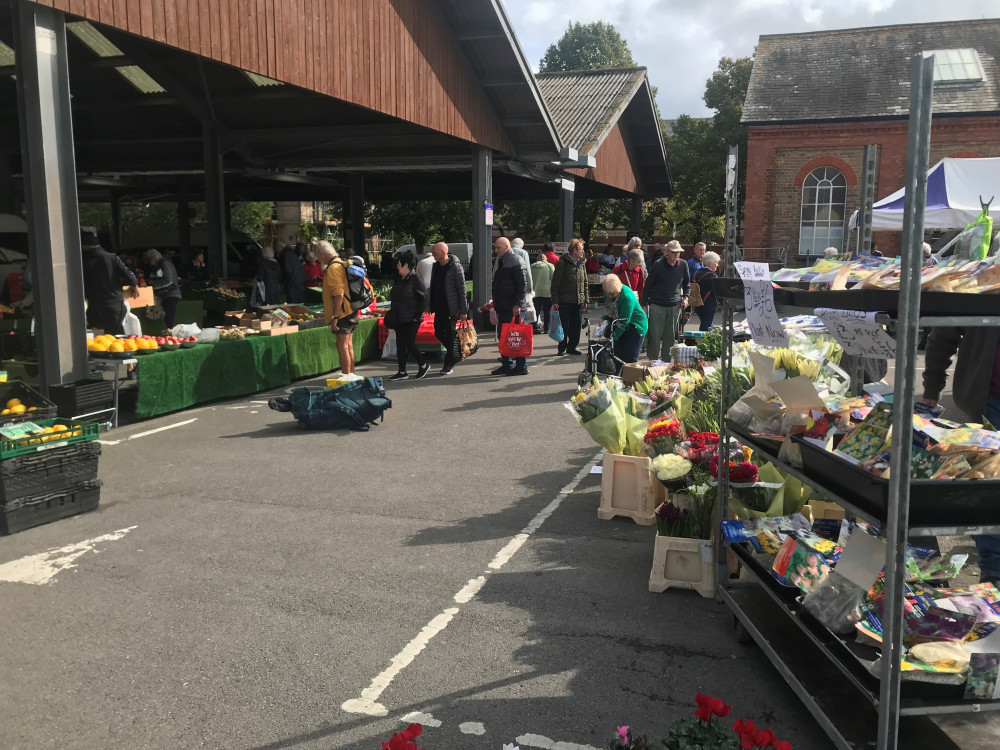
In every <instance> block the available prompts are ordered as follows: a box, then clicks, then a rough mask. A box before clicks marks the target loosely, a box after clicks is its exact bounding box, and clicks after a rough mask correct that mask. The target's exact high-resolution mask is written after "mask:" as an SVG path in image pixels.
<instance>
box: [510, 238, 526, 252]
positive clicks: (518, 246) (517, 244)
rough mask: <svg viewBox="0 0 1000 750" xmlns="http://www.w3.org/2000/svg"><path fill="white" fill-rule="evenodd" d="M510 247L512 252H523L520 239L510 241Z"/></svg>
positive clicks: (522, 242) (522, 241) (522, 244)
mask: <svg viewBox="0 0 1000 750" xmlns="http://www.w3.org/2000/svg"><path fill="white" fill-rule="evenodd" d="M510 246H511V248H512V249H513V250H523V249H524V240H522V239H521V238H520V237H515V238H514V239H512V240H511V241H510Z"/></svg>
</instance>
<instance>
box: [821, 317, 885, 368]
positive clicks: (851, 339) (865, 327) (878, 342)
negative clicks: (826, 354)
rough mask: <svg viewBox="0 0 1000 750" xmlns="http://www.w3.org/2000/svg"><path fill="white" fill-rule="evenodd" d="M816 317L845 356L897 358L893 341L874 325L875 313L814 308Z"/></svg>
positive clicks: (878, 326)
mask: <svg viewBox="0 0 1000 750" xmlns="http://www.w3.org/2000/svg"><path fill="white" fill-rule="evenodd" d="M816 317H817V318H819V319H820V320H822V321H823V324H824V325H825V326H826V329H827V330H828V331H829V332H830V335H831V336H833V337H834V338H835V339H837V343H838V344H840V345H841V346H842V347H844V351H845V352H847V353H848V354H854V355H856V356H859V357H877V358H878V359H894V358H895V357H896V342H895V341H893V339H892V337H891V336H890V335H889V334H888V333H886V331H885V329H884V328H883V327H882V326H881V325H880V324H879V323H876V322H875V313H873V312H864V311H861V310H830V309H829V308H825V307H820V308H817V309H816Z"/></svg>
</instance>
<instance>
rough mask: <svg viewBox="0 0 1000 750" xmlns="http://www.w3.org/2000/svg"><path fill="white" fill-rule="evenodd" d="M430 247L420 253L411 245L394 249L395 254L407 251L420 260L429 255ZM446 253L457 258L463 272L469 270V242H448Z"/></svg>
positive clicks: (470, 250) (470, 263)
mask: <svg viewBox="0 0 1000 750" xmlns="http://www.w3.org/2000/svg"><path fill="white" fill-rule="evenodd" d="M431 247H432V246H431V245H426V246H425V247H424V251H423V252H422V253H421V252H417V246H416V245H412V244H411V245H402V246H401V247H398V248H396V252H397V253H398V252H402V251H403V250H409V251H410V252H411V253H413V254H414V255H415V256H416V258H417V260H420V259H421V258H423V257H424V256H425V255H427V253H429V252H430V251H431ZM448 252H449V253H451V254H452V255H454V256H455V257H456V258H458V260H459V262H460V263H461V264H462V268H463V269H465V271H468V270H469V267H470V266H471V265H472V243H471V242H454V243H452V242H449V243H448Z"/></svg>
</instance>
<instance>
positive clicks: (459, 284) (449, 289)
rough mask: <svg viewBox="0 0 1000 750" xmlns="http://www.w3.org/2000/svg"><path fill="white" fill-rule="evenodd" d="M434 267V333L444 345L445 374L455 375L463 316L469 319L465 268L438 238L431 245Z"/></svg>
mask: <svg viewBox="0 0 1000 750" xmlns="http://www.w3.org/2000/svg"><path fill="white" fill-rule="evenodd" d="M431 255H433V256H434V267H433V269H432V270H431V288H430V296H431V312H432V313H434V335H435V336H437V340H438V341H440V342H441V345H442V346H444V366H443V367H442V368H441V374H442V375H451V371H452V368H454V367H455V363H456V362H457V361H458V357H457V356H456V351H455V343H456V336H457V333H456V331H455V326H456V325H457V324H458V321H459V320H468V319H469V300H468V297H467V296H466V293H465V271H463V270H462V264H461V263H460V262H459V260H458V258H456V257H455V256H453V255H451V254H450V253H449V252H448V245H447V244H445V243H444V242H438V243H437V244H436V245H434V247H432V248H431Z"/></svg>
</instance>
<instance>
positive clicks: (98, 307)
mask: <svg viewBox="0 0 1000 750" xmlns="http://www.w3.org/2000/svg"><path fill="white" fill-rule="evenodd" d="M80 243H81V245H82V247H83V295H84V297H86V299H87V325H88V326H90V327H91V328H100V329H101V330H102V331H104V332H105V333H110V334H123V333H125V329H124V327H123V325H122V324H123V323H124V322H125V316H126V315H127V314H128V306H127V305H126V304H125V296H126V295H127V296H128V297H129V298H130V299H133V298H135V297H138V296H139V282H138V281H137V280H136V278H135V275H134V274H133V273H132V272H131V271H130V270H128V267H127V266H126V265H125V263H124V262H123V261H122V259H121V258H119V257H118V256H117V255H112V254H111V253H109V252H108V251H107V250H105V249H104V248H103V247H101V243H100V240H98V239H97V230H96V229H94V228H93V227H82V228H81V229H80ZM123 287H128V290H127V291H126V292H125V293H124V294H123V293H122V288H123Z"/></svg>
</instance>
